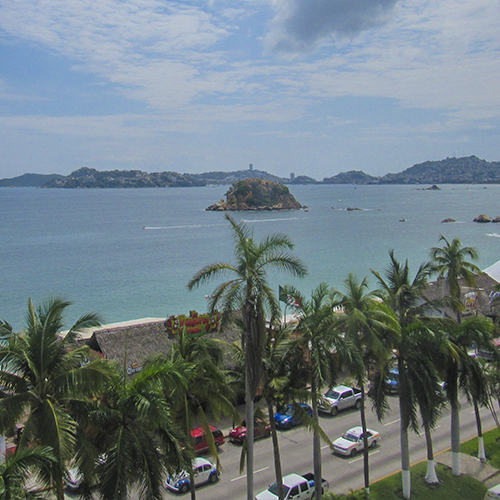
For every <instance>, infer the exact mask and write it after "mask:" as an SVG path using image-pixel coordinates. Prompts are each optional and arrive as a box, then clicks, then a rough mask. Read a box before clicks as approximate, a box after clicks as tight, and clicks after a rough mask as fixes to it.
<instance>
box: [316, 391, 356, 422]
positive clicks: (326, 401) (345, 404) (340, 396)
mask: <svg viewBox="0 0 500 500" xmlns="http://www.w3.org/2000/svg"><path fill="white" fill-rule="evenodd" d="M352 407H354V408H356V409H357V410H359V408H361V391H360V390H359V389H357V388H356V387H347V386H345V385H338V386H336V387H332V388H331V389H328V391H326V392H325V394H324V396H323V397H322V398H321V399H320V400H319V404H318V409H319V410H321V411H323V412H326V413H330V415H337V413H338V412H339V410H345V409H346V408H352Z"/></svg>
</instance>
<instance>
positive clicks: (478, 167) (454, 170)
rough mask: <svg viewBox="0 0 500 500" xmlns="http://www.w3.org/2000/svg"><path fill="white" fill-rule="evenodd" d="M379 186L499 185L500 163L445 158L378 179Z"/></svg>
mask: <svg viewBox="0 0 500 500" xmlns="http://www.w3.org/2000/svg"><path fill="white" fill-rule="evenodd" d="M379 182H380V183H381V184H496V183H500V162H498V161H494V162H487V161H485V160H481V159H480V158H478V157H477V156H467V157H464V158H446V159H445V160H440V161H426V162H424V163H419V164H417V165H413V167H410V168H407V169H406V170H403V171H402V172H400V173H399V174H386V175H384V176H383V177H380V180H379Z"/></svg>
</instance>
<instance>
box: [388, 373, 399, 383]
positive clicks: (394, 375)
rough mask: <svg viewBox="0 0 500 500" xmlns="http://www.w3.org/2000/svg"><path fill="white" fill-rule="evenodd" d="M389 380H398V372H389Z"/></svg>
mask: <svg viewBox="0 0 500 500" xmlns="http://www.w3.org/2000/svg"><path fill="white" fill-rule="evenodd" d="M389 380H394V381H395V382H398V381H399V373H394V372H389Z"/></svg>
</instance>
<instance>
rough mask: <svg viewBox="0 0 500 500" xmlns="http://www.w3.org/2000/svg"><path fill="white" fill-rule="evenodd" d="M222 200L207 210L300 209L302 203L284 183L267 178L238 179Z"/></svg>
mask: <svg viewBox="0 0 500 500" xmlns="http://www.w3.org/2000/svg"><path fill="white" fill-rule="evenodd" d="M225 196H226V200H225V201H224V200H223V199H222V200H220V201H219V202H218V203H214V204H213V205H210V206H209V207H207V209H206V210H212V211H226V210H299V209H301V208H302V205H301V204H300V203H299V202H298V201H297V200H296V199H295V197H294V196H293V195H292V194H291V193H290V190H289V189H288V187H287V186H285V185H284V184H280V183H278V182H273V181H268V180H265V179H245V180H242V181H236V182H235V183H234V184H233V185H232V186H231V187H230V188H229V191H227V193H226V195H225Z"/></svg>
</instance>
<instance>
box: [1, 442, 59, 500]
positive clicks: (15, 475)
mask: <svg viewBox="0 0 500 500" xmlns="http://www.w3.org/2000/svg"><path fill="white" fill-rule="evenodd" d="M57 468H58V461H57V460H56V458H55V457H54V455H53V453H52V449H51V448H49V447H36V448H26V449H24V450H17V451H16V453H14V454H13V455H12V456H10V457H9V458H8V459H7V460H6V461H5V462H3V463H1V464H0V500H21V499H23V498H25V499H27V498H34V497H33V496H32V495H34V494H36V491H37V489H43V488H47V487H50V486H51V482H52V474H53V472H54V470H56V469H57ZM28 479H31V482H34V483H35V484H36V485H37V487H36V488H34V487H29V488H28V487H27V485H26V482H27V480H28ZM33 479H34V481H33Z"/></svg>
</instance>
